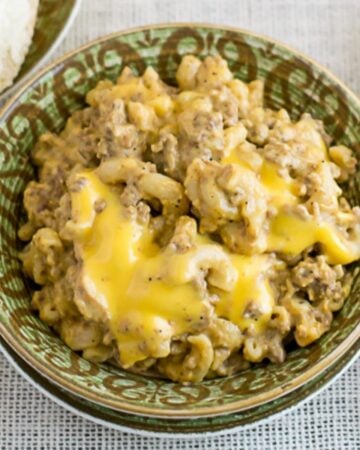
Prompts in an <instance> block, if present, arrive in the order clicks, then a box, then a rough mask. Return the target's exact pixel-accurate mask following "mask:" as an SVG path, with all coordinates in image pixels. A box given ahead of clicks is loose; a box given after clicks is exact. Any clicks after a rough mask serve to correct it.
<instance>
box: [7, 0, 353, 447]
mask: <svg viewBox="0 0 360 450" xmlns="http://www.w3.org/2000/svg"><path fill="white" fill-rule="evenodd" d="M170 21H171V22H191V21H193V22H211V23H217V24H225V25H232V26H237V27H241V28H246V29H249V30H252V31H255V32H259V33H262V34H267V35H269V36H271V37H273V38H276V39H279V40H281V41H283V42H286V43H288V44H289V45H291V46H293V47H296V48H297V49H299V50H301V51H303V52H304V53H306V54H307V55H309V56H311V57H313V58H314V59H316V60H317V61H319V62H320V63H322V64H323V65H325V66H327V67H328V68H329V69H331V70H332V71H333V72H334V73H335V74H336V75H337V76H338V77H339V78H341V79H342V80H343V81H344V82H345V83H346V84H347V85H348V86H349V87H350V88H352V89H353V90H354V91H355V92H356V93H357V94H360V76H359V73H360V51H359V47H360V46H359V44H360V27H359V23H360V2H359V0H312V1H310V0H301V1H299V0H271V1H270V0H83V3H82V6H81V9H80V12H79V15H78V17H77V19H76V20H75V23H74V24H73V26H72V28H71V30H70V32H69V33H68V35H67V37H66V38H65V40H64V42H63V43H62V45H61V46H60V48H59V49H58V50H57V52H56V55H53V58H52V59H54V58H55V57H56V56H60V55H61V54H63V53H64V52H65V51H68V50H71V49H73V48H75V47H77V46H78V45H81V44H83V43H85V42H87V41H89V40H90V39H94V38H96V37H98V36H101V35H104V34H107V33H111V32H113V31H117V30H123V29H126V28H129V27H133V26H138V25H144V24H151V23H160V22H170ZM219 448H222V449H224V450H240V449H241V450H243V449H244V450H283V449H284V450H285V449H286V450H306V449H310V450H322V449H324V450H358V449H360V360H358V361H357V362H355V363H354V364H353V365H352V367H350V368H349V369H348V370H347V371H346V373H345V374H343V375H342V376H341V377H340V378H339V379H338V380H337V381H336V382H335V383H334V384H333V385H332V386H330V387H328V388H326V389H325V390H324V391H323V392H322V393H320V394H319V395H318V396H316V397H315V398H314V399H312V400H310V401H308V402H307V403H306V404H303V405H301V406H300V407H299V408H297V409H296V410H294V411H291V412H288V413H285V414H283V415H282V416H281V417H279V418H275V419H274V420H272V421H270V422H267V423H265V424H260V425H257V426H255V427H252V428H250V429H246V430H243V431H239V432H236V433H232V434H229V435H226V436H219V437H209V438H204V439H187V440H181V439H163V438H147V437H142V436H135V435H132V434H126V433H121V432H119V431H115V430H111V429H107V428H104V427H102V426H100V425H96V424H94V423H92V422H89V421H86V420H85V419H82V418H80V417H77V416H75V415H74V414H72V413H70V412H68V411H66V410H64V409H63V408H61V407H60V406H58V405H57V404H55V403H53V402H52V401H51V400H49V399H47V398H46V397H45V396H44V395H42V394H40V393H39V392H37V391H36V390H35V388H34V387H33V386H32V385H30V384H29V383H28V382H27V381H25V380H23V379H22V377H21V376H20V375H18V374H17V372H16V371H15V370H14V369H13V368H12V367H11V366H10V364H9V363H8V362H7V361H6V360H5V358H4V357H3V356H2V355H0V450H67V449H71V450H85V449H86V450H110V449H111V450H112V449H122V450H170V449H171V450H195V449H196V450H205V449H206V450H215V449H219Z"/></svg>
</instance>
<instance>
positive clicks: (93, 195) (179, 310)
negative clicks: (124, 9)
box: [71, 163, 359, 368]
mask: <svg viewBox="0 0 360 450" xmlns="http://www.w3.org/2000/svg"><path fill="white" fill-rule="evenodd" d="M259 176H260V179H261V183H262V185H263V187H264V189H265V190H266V191H267V193H268V195H269V199H270V202H271V203H272V204H273V205H274V206H275V207H276V208H277V210H278V213H277V214H276V215H275V216H274V218H273V219H271V221H270V229H269V233H268V239H267V251H268V252H281V253H286V254H290V255H291V254H294V255H297V254H299V253H300V252H302V251H303V250H304V249H305V248H307V247H309V246H311V245H313V244H315V243H320V245H321V246H322V248H323V251H324V253H325V255H326V256H327V258H328V260H329V262H330V263H331V264H347V263H349V262H351V261H353V260H355V259H357V258H358V257H359V249H358V248H355V247H354V244H350V243H349V242H347V241H346V240H345V239H344V238H342V237H341V236H340V235H339V233H338V232H337V231H336V230H335V227H334V226H333V225H331V224H330V223H325V222H321V223H317V222H315V221H306V220H303V219H301V218H299V217H297V216H295V215H291V214H289V213H285V212H283V210H282V205H286V204H289V203H296V202H297V199H296V196H295V195H294V194H293V184H292V182H291V181H284V180H283V179H281V177H279V176H278V174H277V173H276V171H275V168H274V167H273V166H271V165H270V164H267V163H264V164H263V166H262V168H261V170H260V175H259ZM77 177H78V178H79V179H80V180H79V181H81V183H82V187H81V189H79V190H78V191H77V192H73V193H72V194H71V200H72V216H73V229H74V231H75V238H74V242H75V249H76V252H77V255H78V257H79V259H80V260H81V261H82V283H83V288H84V289H85V291H86V292H87V294H88V296H89V297H90V298H91V299H92V301H95V302H96V303H97V304H98V305H100V306H101V308H102V309H103V310H104V311H105V313H106V316H107V318H108V322H109V326H110V329H111V331H112V333H113V335H114V336H115V338H116V340H117V343H118V347H119V353H120V361H121V363H122V365H123V366H124V367H125V368H126V367H130V366H132V365H133V364H134V363H136V362H138V361H141V360H143V359H146V358H148V357H153V358H160V357H165V356H167V355H168V354H169V352H170V342H171V338H172V337H174V336H179V335H181V334H184V333H194V332H197V331H199V330H201V329H202V328H203V327H204V326H206V318H207V317H209V315H211V314H213V312H211V311H212V307H210V306H209V303H208V302H207V301H204V298H203V297H202V295H201V294H200V292H199V290H198V289H197V288H196V287H195V284H194V279H193V275H194V273H196V270H198V269H199V267H198V266H197V264H198V261H199V258H200V259H201V257H202V256H201V255H204V254H207V255H210V254H212V253H216V255H218V254H219V255H220V257H221V258H222V257H224V258H225V261H226V264H228V265H229V267H228V270H227V272H228V273H229V274H230V275H229V276H228V278H225V279H224V280H222V281H221V282H220V281H219V280H218V281H216V279H215V277H214V280H215V281H214V282H213V283H211V284H213V285H214V286H215V287H214V288H213V289H212V291H213V293H215V294H216V295H217V302H216V303H215V312H216V314H217V315H218V316H220V317H224V318H226V319H229V320H230V321H231V322H233V323H235V324H236V325H238V326H239V328H240V329H241V330H242V331H244V330H246V329H249V327H251V329H252V332H255V333H261V332H262V330H264V328H265V327H266V324H267V322H268V321H269V319H270V316H271V313H272V309H273V306H274V292H273V290H272V288H271V286H270V283H269V280H268V273H269V270H270V269H271V267H273V266H274V259H273V258H271V256H269V255H268V254H263V255H254V256H242V255H235V254H230V253H226V250H224V249H222V248H221V246H219V244H216V243H214V242H213V241H211V240H210V239H209V238H208V237H206V236H200V235H198V238H197V244H196V246H195V248H194V250H190V251H189V252H187V253H185V254H169V253H168V252H166V250H162V249H160V248H159V247H158V246H157V245H156V244H155V243H154V241H153V236H152V233H151V231H150V230H149V229H148V228H147V227H145V226H141V225H139V224H138V223H136V222H135V221H134V220H131V219H130V218H127V217H126V215H125V211H124V209H123V207H122V206H121V204H120V202H119V200H118V198H117V195H116V194H115V192H113V191H112V190H111V188H110V187H109V186H107V185H106V184H104V183H102V182H101V181H100V179H99V178H98V177H97V175H96V173H95V172H91V171H86V172H83V173H80V174H78V175H77ZM103 201H105V205H106V207H105V209H104V210H103V211H101V212H98V213H97V212H96V205H97V203H98V202H103ZM219 252H220V253H219ZM216 255H215V257H217V256H216ZM219 264H220V265H221V264H223V262H222V261H220V262H219ZM280 267H281V266H280ZM200 268H201V267H200ZM208 281H209V279H208ZM229 286H231V289H229ZM247 308H250V310H252V311H256V315H255V316H252V315H251V312H250V313H247Z"/></svg>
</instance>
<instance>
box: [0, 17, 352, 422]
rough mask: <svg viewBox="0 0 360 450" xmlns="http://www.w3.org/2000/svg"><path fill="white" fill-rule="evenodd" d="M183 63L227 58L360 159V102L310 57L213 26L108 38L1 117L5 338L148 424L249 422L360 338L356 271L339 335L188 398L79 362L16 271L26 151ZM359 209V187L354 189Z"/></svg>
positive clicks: (50, 371) (202, 387)
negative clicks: (129, 87)
mask: <svg viewBox="0 0 360 450" xmlns="http://www.w3.org/2000/svg"><path fill="white" fill-rule="evenodd" d="M186 53H195V54H196V55H200V56H205V55H207V54H220V55H221V56H222V57H223V58H225V59H226V60H227V61H228V63H229V66H230V68H231V70H232V71H233V72H234V73H235V74H236V76H237V77H239V78H241V79H242V80H244V81H250V80H252V79H256V78H262V79H264V80H265V102H266V104H267V105H268V106H269V107H271V108H274V109H278V108H281V107H286V109H288V110H289V111H290V112H291V114H292V116H293V117H294V118H296V117H298V116H299V114H300V113H302V112H304V111H306V112H310V113H311V114H313V116H314V117H316V118H318V119H321V120H323V121H324V123H325V125H326V130H327V132H328V133H330V134H331V135H332V136H334V137H335V139H336V141H337V142H338V143H343V144H345V145H348V146H349V147H351V148H353V149H354V150H355V152H356V153H357V154H358V152H359V150H360V147H359V142H360V129H359V127H358V123H359V118H360V102H359V100H358V99H357V98H356V97H355V96H354V95H353V94H351V92H350V91H348V90H347V89H346V88H345V87H344V86H343V85H341V83H340V82H339V81H337V80H336V79H335V78H334V77H333V76H332V75H331V74H329V73H328V72H327V71H326V70H325V69H323V68H321V67H319V66H317V65H316V64H315V63H314V62H311V61H310V60H308V59H307V58H305V57H303V56H302V55H300V54H298V53H296V52H294V51H292V50H290V49H288V48H286V47H284V46H282V45H281V44H278V43H275V42H273V41H270V40H268V39H266V38H262V37H259V36H256V35H252V34H250V33H247V32H244V31H239V30H234V29H224V28H223V27H215V26H210V25H189V26H185V25H164V26H152V27H147V28H143V29H138V30H132V31H128V32H124V33H118V34H114V35H111V36H109V37H105V38H103V39H100V40H98V41H95V42H94V43H90V44H88V45H86V46H84V47H83V48H81V49H79V50H76V51H75V52H73V53H71V54H69V55H67V56H65V57H63V58H62V59H61V60H59V61H58V62H56V63H55V64H53V65H52V66H50V68H48V69H46V70H44V71H43V72H42V73H40V74H39V75H38V76H37V77H36V78H34V79H33V80H31V81H30V82H29V83H28V85H27V86H26V87H25V88H24V90H23V91H22V92H21V93H19V94H18V95H17V96H16V97H15V98H14V99H13V100H11V101H10V102H9V104H8V105H7V106H6V107H5V108H4V110H3V112H2V114H1V115H0V161H1V166H0V190H1V196H0V291H1V292H0V334H1V335H2V336H3V338H4V339H5V340H6V342H7V343H8V344H9V345H10V346H11V347H12V348H13V349H14V350H15V351H16V352H17V353H18V354H19V355H20V356H21V357H22V358H23V359H25V360H26V361H27V362H28V363H29V364H30V365H31V366H32V367H34V368H35V369H36V370H38V371H39V372H40V373H41V374H42V375H44V376H46V377H48V378H49V379H50V380H51V381H53V382H55V383H56V384H58V385H59V386H61V387H63V388H65V389H67V390H68V391H70V392H72V393H73V394H76V395H79V396H81V397H83V398H86V399H88V400H91V401H92V402H95V403H97V404H99V405H103V406H106V407H110V408H113V409H117V410H119V411H125V412H128V413H137V414H141V415H144V416H155V417H172V418H179V417H182V418H189V417H202V416H215V415H220V414H226V413H230V412H235V411H242V410H245V409H249V408H253V407H256V406H258V405H261V404H264V403H267V402H269V401H271V400H275V399H277V398H279V397H281V396H283V395H284V394H287V393H289V392H291V391H292V390H294V389H296V388H299V387H300V386H302V385H304V384H305V383H307V382H309V381H310V380H311V379H313V378H314V377H317V376H319V375H320V374H321V373H322V372H323V371H324V370H326V368H327V367H329V365H330V364H333V363H335V361H336V360H338V358H339V357H340V356H341V355H343V354H344V353H345V352H346V351H347V350H348V349H349V348H350V347H351V345H352V344H353V343H354V342H355V341H356V340H357V339H358V337H359V335H360V302H359V301H358V298H359V292H360V285H359V283H360V278H359V276H358V274H357V270H356V266H357V265H358V264H353V265H352V267H351V270H352V272H353V283H352V288H351V292H350V294H349V296H348V299H347V300H346V302H345V305H344V307H343V309H342V310H341V311H340V312H339V314H338V315H337V316H336V318H335V320H334V322H333V324H332V327H331V330H330V331H329V332H328V333H326V334H325V335H324V336H323V337H322V338H321V339H320V340H319V341H317V342H316V343H314V344H312V345H311V346H310V347H308V348H303V349H296V350H294V351H292V352H290V354H289V355H288V358H287V360H286V362H284V363H283V364H280V365H273V364H261V365H258V366H256V367H253V368H251V369H248V370H246V371H243V372H241V373H239V374H237V375H234V376H232V377H228V378H218V379H214V380H207V381H204V382H202V383H198V384H194V385H191V386H183V385H179V384H176V383H171V382H169V381H164V380H160V379H154V378H149V377H144V376H140V375H135V374H131V373H128V372H126V371H122V370H120V369H117V368H115V367H111V366H108V365H98V364H93V363H90V362H88V361H85V360H84V359H82V358H81V357H80V356H79V355H77V354H76V353H75V352H73V351H71V350H70V349H69V348H68V347H66V346H65V344H63V342H62V341H61V340H60V339H59V338H58V337H56V336H55V335H54V333H53V332H52V331H51V330H50V329H49V328H48V327H47V326H46V325H45V324H44V323H42V322H41V321H40V319H39V318H38V317H37V316H35V315H34V313H33V312H31V310H30V307H29V299H30V289H29V286H28V284H27V280H26V279H24V277H23V275H22V273H21V265H20V263H19V261H18V259H17V252H18V249H19V245H20V244H19V243H18V241H17V238H16V231H17V229H18V225H19V220H20V217H21V195H22V191H23V189H24V187H25V185H26V183H27V182H28V181H29V179H30V178H31V177H32V176H33V175H34V173H33V168H32V166H31V165H30V163H29V158H28V155H29V151H30V150H31V148H32V146H33V145H34V143H35V142H36V140H37V138H38V137H39V136H40V135H41V134H42V133H43V132H44V131H46V130H52V131H56V132H58V131H59V130H61V129H62V127H63V126H64V124H65V121H66V118H67V117H68V116H69V115H70V114H71V113H72V112H73V111H75V110H76V109H79V108H81V107H83V106H84V95H85V94H86V92H88V90H89V89H91V88H92V87H94V86H95V84H96V83H97V82H98V81H99V80H100V79H103V78H110V79H112V80H114V79H116V77H117V75H118V74H119V72H120V70H121V69H122V68H123V67H124V66H125V65H130V66H131V68H132V69H133V70H134V71H136V72H143V70H144V69H145V68H146V66H148V65H152V66H154V68H155V69H156V70H157V71H159V72H160V75H161V76H162V78H164V79H165V80H166V81H169V82H173V81H174V74H175V70H176V67H177V64H178V63H179V61H180V59H181V56H182V55H184V54H186ZM346 194H347V198H348V199H349V200H350V202H352V203H356V202H357V203H360V178H359V176H358V175H357V176H355V177H354V178H353V179H352V180H351V183H350V184H349V186H348V187H347V189H346Z"/></svg>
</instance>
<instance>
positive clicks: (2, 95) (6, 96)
mask: <svg viewBox="0 0 360 450" xmlns="http://www.w3.org/2000/svg"><path fill="white" fill-rule="evenodd" d="M40 1H41V0H40ZM81 3H82V0H74V5H73V7H72V9H71V12H70V14H69V15H68V17H67V19H66V20H65V22H64V27H63V28H62V30H61V31H60V33H59V34H58V35H57V36H56V38H55V39H54V41H53V42H52V43H51V45H50V47H49V48H48V50H47V51H46V52H45V53H44V54H43V55H42V57H41V58H40V59H39V61H37V62H36V63H35V65H34V66H33V67H31V68H30V69H29V70H28V71H27V72H26V73H25V74H24V75H23V76H22V77H21V78H20V79H19V80H17V81H15V82H14V83H13V84H11V85H10V86H9V87H7V88H5V90H4V91H2V92H0V105H1V102H2V101H4V100H5V104H4V106H5V105H6V103H7V102H8V100H11V98H15V97H16V94H15V92H16V93H17V92H19V91H21V90H22V89H21V88H22V87H23V86H24V87H25V86H26V85H27V82H28V81H30V79H31V78H33V77H35V76H37V75H35V72H36V70H37V69H38V68H39V67H40V66H42V65H43V64H44V63H45V61H46V60H47V59H48V58H50V56H51V55H52V54H53V53H54V51H55V50H56V49H57V48H58V46H59V45H60V44H61V42H62V41H63V40H64V38H65V36H66V35H67V33H68V32H69V30H70V27H71V26H72V24H73V22H74V20H75V18H76V16H77V15H78V12H79V10H80V6H81ZM36 20H37V19H36ZM26 57H27V54H26V55H25V59H26ZM56 59H58V58H56ZM41 72H42V71H40V72H38V74H40V73H41ZM16 78H17V76H16ZM16 78H15V80H16ZM17 89H19V90H18V91H16V90H17ZM1 111H2V108H1V106H0V114H1Z"/></svg>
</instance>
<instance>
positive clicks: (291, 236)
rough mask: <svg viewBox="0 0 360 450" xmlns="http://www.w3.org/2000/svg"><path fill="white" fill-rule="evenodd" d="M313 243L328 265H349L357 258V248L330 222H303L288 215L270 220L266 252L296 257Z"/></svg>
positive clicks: (358, 252) (283, 214)
mask: <svg viewBox="0 0 360 450" xmlns="http://www.w3.org/2000/svg"><path fill="white" fill-rule="evenodd" d="M316 243H319V244H320V245H321V247H322V251H323V253H324V254H325V255H326V256H327V259H328V261H329V263H330V264H349V263H350V262H352V261H355V260H356V259H358V258H359V256H360V249H359V246H358V245H357V244H355V243H352V242H350V241H348V240H346V239H345V238H344V237H342V236H341V234H340V232H339V231H337V230H336V229H335V227H334V225H332V224H331V223H327V222H325V221H322V222H320V223H318V222H316V221H315V220H305V219H302V218H300V217H298V216H295V215H294V214H289V213H280V214H278V215H277V216H276V217H275V218H274V219H273V220H272V221H271V226H270V233H269V237H268V250H269V251H275V252H282V253H286V254H289V255H294V256H295V255H298V254H299V253H301V252H302V251H303V250H305V249H306V248H308V247H310V246H312V245H314V244H316Z"/></svg>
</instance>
